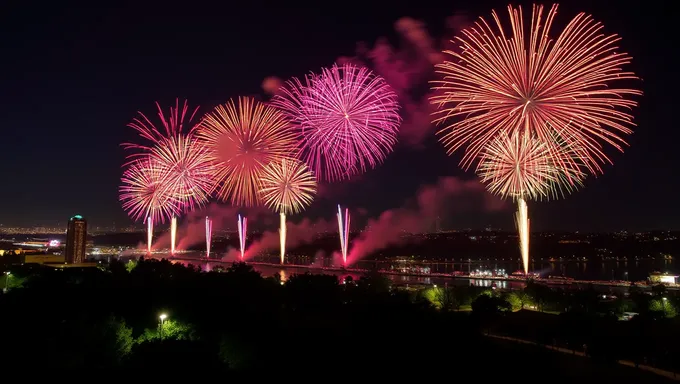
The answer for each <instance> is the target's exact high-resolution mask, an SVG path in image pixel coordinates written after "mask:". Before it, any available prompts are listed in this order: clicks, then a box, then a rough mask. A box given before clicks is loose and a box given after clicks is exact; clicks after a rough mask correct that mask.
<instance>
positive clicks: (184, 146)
mask: <svg viewBox="0 0 680 384" xmlns="http://www.w3.org/2000/svg"><path fill="white" fill-rule="evenodd" d="M156 107H157V109H158V121H159V122H160V124H159V125H156V124H154V123H153V122H152V121H151V119H149V118H148V117H147V116H146V115H144V114H143V113H141V112H139V116H138V117H137V118H135V119H134V120H133V121H132V123H130V124H129V125H128V126H129V127H131V128H133V129H134V130H136V131H137V132H138V133H139V135H140V136H141V137H142V138H144V139H146V140H147V141H148V143H147V144H138V143H125V144H123V146H124V147H125V148H126V149H130V150H134V151H135V152H134V153H133V154H131V155H130V156H129V158H131V159H132V160H131V161H132V162H134V161H135V159H137V158H138V157H139V156H144V157H148V158H149V159H150V161H151V162H153V164H154V169H155V170H156V171H157V172H158V173H159V175H160V180H159V181H158V183H159V185H160V187H159V190H162V191H163V193H164V194H167V195H168V196H169V199H170V201H172V203H173V204H175V205H176V207H175V208H173V210H174V211H180V212H181V211H188V210H192V209H194V208H195V207H196V206H201V205H203V204H205V203H206V202H207V201H208V195H209V191H210V188H211V187H212V175H213V171H212V163H211V162H210V161H209V159H208V157H207V156H206V150H205V149H204V148H203V147H202V146H201V145H199V144H198V142H197V141H196V137H195V135H194V134H193V129H192V128H193V125H192V124H193V123H192V121H193V118H194V116H195V115H196V112H197V111H198V108H195V109H193V110H190V109H189V105H188V103H187V102H186V101H184V102H183V103H182V104H181V106H180V102H179V100H176V101H175V106H174V107H170V108H169V112H168V113H167V114H164V113H163V109H162V108H161V106H160V104H159V103H156ZM159 127H161V128H159ZM185 127H187V129H185ZM130 164H131V163H130V162H128V163H127V164H126V165H130Z"/></svg>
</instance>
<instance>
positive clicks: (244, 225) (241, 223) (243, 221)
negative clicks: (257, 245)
mask: <svg viewBox="0 0 680 384" xmlns="http://www.w3.org/2000/svg"><path fill="white" fill-rule="evenodd" d="M237 225H238V240H239V246H240V249H241V261H243V260H244V257H245V254H246V233H247V230H248V219H247V218H245V217H243V218H242V217H241V215H238V222H237Z"/></svg>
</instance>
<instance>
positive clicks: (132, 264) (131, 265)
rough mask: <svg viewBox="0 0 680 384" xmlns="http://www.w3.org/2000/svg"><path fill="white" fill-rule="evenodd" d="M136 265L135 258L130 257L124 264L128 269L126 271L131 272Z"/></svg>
mask: <svg viewBox="0 0 680 384" xmlns="http://www.w3.org/2000/svg"><path fill="white" fill-rule="evenodd" d="M136 266H137V260H135V259H130V260H128V262H127V263H126V264H125V270H127V271H128V273H130V272H132V270H133V269H135V267H136Z"/></svg>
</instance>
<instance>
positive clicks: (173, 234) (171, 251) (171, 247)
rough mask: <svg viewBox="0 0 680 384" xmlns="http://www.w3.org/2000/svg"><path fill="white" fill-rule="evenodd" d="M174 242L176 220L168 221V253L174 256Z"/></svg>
mask: <svg viewBox="0 0 680 384" xmlns="http://www.w3.org/2000/svg"><path fill="white" fill-rule="evenodd" d="M175 240H177V218H176V217H173V218H172V220H170V253H171V254H173V255H174V254H175Z"/></svg>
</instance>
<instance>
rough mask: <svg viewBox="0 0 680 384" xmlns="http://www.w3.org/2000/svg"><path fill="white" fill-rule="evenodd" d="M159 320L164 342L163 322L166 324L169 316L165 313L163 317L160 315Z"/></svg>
mask: <svg viewBox="0 0 680 384" xmlns="http://www.w3.org/2000/svg"><path fill="white" fill-rule="evenodd" d="M158 318H159V319H160V329H161V331H160V333H161V341H163V322H165V319H167V318H168V315H167V314H165V313H161V315H160V316H158Z"/></svg>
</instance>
